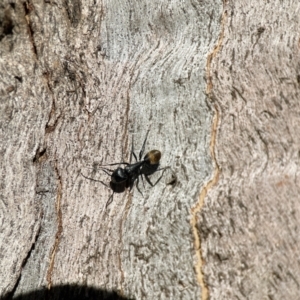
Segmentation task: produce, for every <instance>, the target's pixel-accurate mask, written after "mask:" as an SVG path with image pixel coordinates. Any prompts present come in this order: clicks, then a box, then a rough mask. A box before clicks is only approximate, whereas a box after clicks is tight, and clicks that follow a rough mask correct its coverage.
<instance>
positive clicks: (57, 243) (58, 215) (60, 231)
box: [47, 165, 63, 289]
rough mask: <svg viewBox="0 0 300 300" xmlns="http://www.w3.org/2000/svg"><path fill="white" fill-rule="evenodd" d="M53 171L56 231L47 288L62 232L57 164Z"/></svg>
mask: <svg viewBox="0 0 300 300" xmlns="http://www.w3.org/2000/svg"><path fill="white" fill-rule="evenodd" d="M55 171H56V174H57V181H58V183H57V198H56V213H57V232H56V235H55V242H54V245H53V248H52V251H51V254H50V263H49V269H48V272H47V282H48V289H51V286H52V272H53V268H54V261H55V255H56V253H57V249H58V246H59V242H60V238H61V234H62V230H63V228H62V212H61V198H62V182H61V177H60V174H59V171H58V168H57V165H56V166H55Z"/></svg>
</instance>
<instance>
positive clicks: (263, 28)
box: [257, 27, 266, 34]
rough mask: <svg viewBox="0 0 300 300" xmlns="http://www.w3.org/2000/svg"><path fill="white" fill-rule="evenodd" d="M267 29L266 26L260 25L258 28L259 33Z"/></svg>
mask: <svg viewBox="0 0 300 300" xmlns="http://www.w3.org/2000/svg"><path fill="white" fill-rule="evenodd" d="M265 30H266V28H265V27H258V28H257V33H258V34H262V33H263V32H264V31H265Z"/></svg>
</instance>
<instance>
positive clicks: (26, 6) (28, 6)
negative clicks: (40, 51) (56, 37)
mask: <svg viewBox="0 0 300 300" xmlns="http://www.w3.org/2000/svg"><path fill="white" fill-rule="evenodd" d="M23 7H24V11H25V20H26V23H27V27H28V35H29V39H30V42H31V44H32V50H33V53H34V54H35V57H36V58H37V57H38V55H37V47H36V44H35V41H34V37H33V36H34V30H33V28H32V22H31V21H30V18H29V14H30V12H31V11H33V10H34V6H33V4H32V3H30V1H25V2H23Z"/></svg>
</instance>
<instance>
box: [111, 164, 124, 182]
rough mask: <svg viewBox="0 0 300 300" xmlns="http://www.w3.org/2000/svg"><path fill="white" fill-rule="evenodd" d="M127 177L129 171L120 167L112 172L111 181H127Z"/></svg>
mask: <svg viewBox="0 0 300 300" xmlns="http://www.w3.org/2000/svg"><path fill="white" fill-rule="evenodd" d="M127 178H128V176H127V173H126V172H125V170H124V169H123V168H121V167H118V168H117V169H116V170H115V171H113V173H112V174H111V182H113V183H120V182H123V181H126V180H127Z"/></svg>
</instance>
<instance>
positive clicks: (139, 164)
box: [81, 130, 169, 208]
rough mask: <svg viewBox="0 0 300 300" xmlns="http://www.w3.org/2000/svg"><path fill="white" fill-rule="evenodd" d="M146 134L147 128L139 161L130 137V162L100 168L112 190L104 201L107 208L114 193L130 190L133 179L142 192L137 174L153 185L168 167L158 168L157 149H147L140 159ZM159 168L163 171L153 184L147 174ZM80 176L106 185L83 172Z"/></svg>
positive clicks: (158, 156) (158, 155) (159, 156)
mask: <svg viewBox="0 0 300 300" xmlns="http://www.w3.org/2000/svg"><path fill="white" fill-rule="evenodd" d="M148 134H149V130H148V132H147V134H146V138H145V140H144V143H143V146H142V149H141V151H140V153H139V161H138V160H137V156H136V154H135V153H134V150H133V138H132V146H131V153H130V163H127V162H120V163H113V164H108V166H114V165H122V164H123V165H126V166H125V168H122V167H118V168H117V169H116V170H110V169H107V168H103V167H102V168H101V169H102V171H104V172H105V173H106V174H107V175H109V176H110V177H111V180H110V183H109V187H110V188H111V189H112V191H113V193H112V195H111V196H110V197H109V198H108V200H107V202H106V205H105V208H107V207H108V205H109V204H111V203H112V201H113V196H114V193H123V192H124V191H125V190H126V189H127V188H129V190H131V189H132V188H133V185H134V182H135V181H136V187H137V189H138V191H139V192H140V193H141V194H142V192H141V191H140V189H139V186H138V184H139V176H141V178H142V181H143V176H145V178H146V180H147V182H148V183H149V184H150V185H151V186H152V187H153V186H155V185H156V184H157V183H158V182H159V181H160V180H161V178H162V176H163V174H164V171H165V170H166V169H167V168H169V167H165V168H162V169H159V165H160V164H159V161H160V158H161V152H160V151H159V150H151V151H149V152H148V153H147V154H146V155H145V156H144V159H143V160H142V156H143V153H144V151H145V145H146V141H147V138H148ZM132 155H133V156H134V158H135V160H136V162H135V163H133V164H132V163H131V160H132ZM161 170H163V173H162V174H161V176H160V177H159V178H158V180H157V181H156V182H155V183H154V184H153V183H152V182H151V181H150V179H149V177H148V176H150V175H152V174H153V173H155V172H157V171H161ZM81 174H82V173H81ZM82 176H83V177H85V178H86V179H90V180H93V181H98V182H101V183H102V184H103V185H105V186H107V184H105V183H104V182H102V181H100V180H95V179H92V178H89V177H86V176H85V175H83V174H82ZM143 183H144V181H143Z"/></svg>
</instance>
